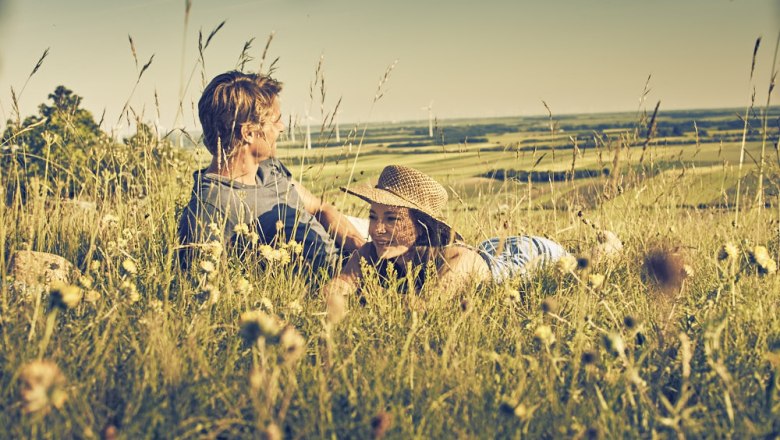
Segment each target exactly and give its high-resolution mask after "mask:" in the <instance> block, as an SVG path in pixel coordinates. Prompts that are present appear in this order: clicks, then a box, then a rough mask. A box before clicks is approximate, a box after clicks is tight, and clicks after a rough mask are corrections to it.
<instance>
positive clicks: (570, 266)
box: [555, 254, 577, 274]
mask: <svg viewBox="0 0 780 440" xmlns="http://www.w3.org/2000/svg"><path fill="white" fill-rule="evenodd" d="M555 266H556V267H557V268H558V271H559V272H560V273H562V274H567V273H569V272H573V271H574V270H575V269H577V258H575V257H574V255H572V254H566V255H564V256H563V257H561V258H560V259H559V260H558V261H557V262H556V263H555Z"/></svg>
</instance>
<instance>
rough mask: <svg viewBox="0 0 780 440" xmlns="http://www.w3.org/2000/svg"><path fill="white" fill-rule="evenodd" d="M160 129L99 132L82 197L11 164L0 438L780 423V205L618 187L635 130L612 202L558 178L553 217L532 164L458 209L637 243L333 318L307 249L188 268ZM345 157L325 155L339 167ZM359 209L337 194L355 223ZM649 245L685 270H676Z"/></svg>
mask: <svg viewBox="0 0 780 440" xmlns="http://www.w3.org/2000/svg"><path fill="white" fill-rule="evenodd" d="M188 5H189V3H188ZM188 8H189V6H188ZM217 30H218V29H216V30H215V31H214V32H212V36H213V35H214V34H215V33H216V31H217ZM210 38H211V37H209V39H210ZM207 45H208V39H207V41H206V44H205V45H204V48H205V46H207ZM202 56H203V51H202V50H201V51H200V53H199V61H198V62H197V63H196V66H197V65H201V66H202V65H203V59H202ZM391 69H392V67H391V68H390V69H388V71H387V72H386V74H385V75H384V76H383V77H382V80H381V81H380V83H379V87H378V91H377V96H376V97H375V100H374V102H376V101H377V100H378V99H379V98H380V97H381V90H382V85H383V84H384V82H385V81H386V80H387V78H388V76H389V74H390V71H391ZM194 72H195V69H193V74H194ZM141 73H142V72H141ZM140 76H141V75H140V74H139V77H138V78H139V80H140ZM180 108H182V106H180ZM656 110H657V107H656ZM654 115H655V112H654ZM550 121H551V127H554V125H555V124H554V123H552V113H551V112H550ZM650 125H652V123H651V124H650ZM650 131H651V130H649V132H650ZM365 134H366V131H365V130H364V131H363V132H362V134H361V136H360V141H359V144H358V148H357V150H356V151H355V152H354V153H353V154H351V156H349V155H348V157H349V159H350V160H351V161H352V162H351V163H350V166H349V168H348V182H351V181H352V179H353V178H354V176H355V171H356V166H357V164H359V163H361V162H360V161H361V160H364V159H363V158H364V157H365V156H363V154H364V150H363V148H368V147H367V146H364V140H366V137H365V136H366V135H365ZM648 136H650V134H649V133H648ZM770 136H776V135H771V134H770ZM142 139H145V140H144V141H141V142H140V143H139V144H134V145H125V146H121V145H116V144H113V143H108V142H106V143H103V144H100V145H95V146H93V149H92V152H91V153H90V154H92V155H93V156H92V157H93V159H94V160H93V162H91V165H90V168H89V169H86V170H82V171H83V173H82V174H83V175H88V176H90V177H89V178H88V179H86V180H85V181H83V182H80V183H81V190H80V192H79V194H78V195H79V199H80V200H82V201H89V202H94V205H78V204H74V203H71V200H68V199H64V198H63V197H62V193H61V192H59V191H56V182H57V181H55V188H52V187H49V186H47V184H45V182H47V180H45V179H40V178H39V177H37V176H32V175H29V174H28V173H26V172H25V169H24V168H23V167H22V166H21V165H20V166H19V167H18V168H14V169H8V170H4V172H3V173H2V176H0V189H1V190H2V191H3V194H4V195H5V196H8V197H4V199H5V201H4V203H3V204H2V205H0V239H2V242H3V247H2V248H0V252H1V253H2V263H3V264H2V265H1V266H0V275H2V279H3V283H2V286H0V340H2V344H1V345H0V426H2V427H3V429H2V430H0V437H4V438H71V437H78V438H95V437H99V436H101V435H102V436H103V437H104V438H110V437H111V436H113V435H116V434H117V433H118V435H120V436H121V437H125V438H149V437H152V438H193V437H196V438H217V437H218V438H234V437H242V438H258V437H265V438H281V437H285V438H345V437H352V438H369V437H382V436H387V437H391V438H448V437H467V438H468V437H478V438H496V437H498V438H518V437H520V438H521V437H532V438H536V437H546V438H549V437H577V438H585V437H587V438H600V437H603V438H621V437H622V438H636V437H678V438H684V437H710V436H714V437H737V438H740V437H742V438H744V437H764V436H765V437H772V436H776V435H778V433H780V401H779V400H778V377H780V310H778V309H780V278H778V276H777V275H776V273H775V274H773V273H771V270H768V269H769V268H770V267H771V264H770V261H774V262H775V264H776V262H777V255H778V252H779V251H780V249H779V248H780V243H779V242H778V239H777V238H770V234H768V233H767V232H768V231H771V228H772V226H773V225H774V224H775V223H777V222H778V221H780V219H778V217H777V214H775V213H770V212H767V213H765V215H759V212H758V211H754V210H750V209H747V208H742V210H739V208H738V211H737V212H739V213H740V216H741V217H740V219H741V220H740V223H739V224H740V225H741V227H740V228H738V229H735V228H733V227H732V226H731V222H730V220H731V215H730V213H725V214H724V213H722V212H721V211H719V210H717V209H687V208H679V205H680V202H681V201H684V199H685V197H686V195H687V194H689V193H688V192H686V191H687V190H686V189H685V188H679V180H676V179H651V178H647V179H646V180H642V179H640V178H637V179H635V180H628V179H623V177H624V176H625V175H626V174H627V173H630V172H631V170H632V168H631V166H635V165H639V164H640V163H641V161H642V158H641V157H640V159H639V161H638V162H636V163H632V162H631V157H630V152H631V150H632V145H631V142H632V141H631V140H629V139H614V140H611V141H608V142H607V143H606V144H604V145H601V147H603V148H611V149H613V150H614V153H613V155H614V156H613V161H612V163H613V172H612V174H611V175H610V176H605V177H603V178H602V180H600V181H598V182H597V183H594V185H595V186H596V189H597V190H598V191H599V192H600V193H601V194H602V197H601V198H599V199H598V201H599V203H598V204H597V205H596V206H595V207H592V208H590V209H585V210H582V206H581V205H580V204H579V203H577V201H575V200H573V199H572V200H570V199H569V197H573V196H572V194H573V193H572V192H566V191H563V190H562V189H561V188H563V187H559V186H554V185H553V183H552V182H550V185H549V186H550V187H551V188H553V189H554V190H555V191H559V193H557V194H556V195H555V197H557V199H556V198H553V204H552V205H551V206H549V205H548V206H549V207H552V208H554V209H555V211H554V212H555V213H556V215H550V212H549V211H548V210H546V209H544V205H543V204H542V202H541V201H537V200H536V199H535V198H533V195H534V194H538V193H539V191H541V190H545V188H546V186H547V185H546V184H539V183H536V184H535V183H533V182H532V181H531V180H530V178H529V180H528V182H522V184H521V185H516V184H514V183H511V182H509V183H505V184H502V185H496V186H495V187H492V186H491V188H495V192H494V193H485V194H471V195H467V194H465V193H464V194H462V197H460V196H459V197H454V198H453V200H452V201H451V204H450V207H449V213H450V220H451V222H452V223H453V224H454V225H456V227H457V229H458V230H459V231H462V232H463V234H464V235H465V236H466V238H467V240H469V241H471V242H475V241H477V240H478V239H480V238H484V236H502V235H508V234H515V233H519V232H527V233H534V234H539V235H548V236H552V237H553V238H555V239H557V240H559V241H561V242H562V243H564V244H566V246H567V247H568V248H569V249H570V250H571V251H572V252H574V253H585V252H586V251H587V249H588V248H589V247H590V246H591V245H592V244H593V243H595V242H596V241H597V233H599V232H602V231H603V230H604V229H609V230H611V231H613V232H615V233H616V234H617V235H618V236H620V237H621V238H622V239H623V241H624V243H625V249H624V251H623V253H622V254H620V255H618V256H617V257H615V258H613V259H606V260H601V261H592V262H587V261H582V262H581V264H580V268H579V269H571V268H567V267H556V268H547V269H545V270H542V271H540V272H538V273H537V274H535V276H534V277H532V278H529V279H516V280H513V281H511V282H508V283H506V284H503V285H498V286H496V285H489V286H464V289H463V290H462V291H461V292H459V293H458V294H457V295H455V296H447V295H445V294H444V293H443V292H439V291H437V290H436V289H435V288H434V289H432V290H430V291H427V292H426V294H425V295H421V296H418V295H413V294H412V295H405V294H401V293H399V292H397V291H396V289H395V288H393V287H392V286H391V287H382V286H381V285H380V284H379V283H378V282H377V281H376V280H372V279H371V277H370V276H369V277H368V279H369V281H368V282H367V285H366V286H365V288H364V289H363V291H362V294H361V295H360V296H355V297H351V298H349V299H348V303H347V304H346V305H341V306H343V309H340V310H338V312H339V313H334V311H333V308H331V310H330V313H329V311H328V310H326V305H325V304H324V302H323V299H321V298H319V297H318V296H317V295H316V286H314V285H312V284H311V283H310V282H309V281H308V280H307V279H306V278H305V277H302V276H299V275H296V271H294V270H292V269H293V268H294V267H295V266H296V265H299V264H302V263H301V261H300V259H299V258H300V257H298V254H297V253H296V252H295V250H294V248H289V249H285V252H286V253H285V255H287V256H289V257H290V261H286V259H285V258H282V257H281V255H282V253H280V252H277V253H274V252H272V250H270V251H269V250H268V249H266V251H268V252H264V253H259V254H258V255H252V256H250V257H248V258H246V259H243V260H238V259H236V258H235V257H234V256H229V255H225V254H224V253H220V252H217V251H214V252H212V253H211V254H207V255H206V256H204V257H203V260H200V261H198V262H197V264H195V265H194V269H193V270H192V271H191V272H182V270H181V269H180V268H179V266H178V265H177V264H176V261H175V254H176V251H177V246H178V243H177V238H176V223H177V218H178V216H179V214H180V212H181V209H182V207H183V206H184V204H185V203H186V201H187V200H188V197H189V194H188V191H189V188H190V185H191V171H192V169H193V167H194V164H193V161H192V160H191V159H190V158H189V157H186V156H181V155H180V154H179V152H178V150H177V149H176V148H175V147H174V146H172V145H171V144H170V142H167V141H165V140H163V141H162V142H160V141H158V139H157V137H146V138H142ZM648 142H649V141H648ZM646 144H647V143H645V146H646ZM634 145H637V144H634ZM639 145H641V144H639ZM301 151H302V152H301V154H300V155H301V156H303V155H305V154H307V153H306V152H305V151H303V149H302V148H301ZM3 154H4V155H20V154H23V151H21V152H20V151H11V150H7V151H4V152H3ZM442 154H443V155H445V154H451V153H442ZM572 154H573V156H572V163H571V168H572V169H573V168H575V166H576V159H577V156H576V154H577V151H576V149H575V150H573V153H572ZM323 157H324V156H323ZM440 157H442V156H439V158H440ZM561 160H562V162H561V163H562V166H563V167H565V168H564V169H567V168H568V166H567V164H563V162H567V163H568V158H562V159H561ZM599 160H600V159H599ZM540 161H541V159H539V160H537V158H536V157H533V158H531V162H530V163H532V164H533V167H535V166H537V165H538V164H539V162H540ZM436 162H437V161H436V160H435V159H434V160H432V161H431V163H432V164H431V165H429V168H430V169H424V171H435V168H436ZM518 162H519V161H518ZM12 163H13V164H23V163H24V162H19V161H13V162H12ZM487 165H489V166H492V167H495V165H496V164H487ZM334 167H337V165H335V164H333V163H323V164H322V170H323V174H322V176H325V175H326V173H325V172H326V171H327V170H329V169H333V168H334ZM533 167H530V168H533ZM339 169H341V168H339ZM674 171H675V172H677V173H678V174H681V173H683V171H682V170H677V169H675V170H674ZM572 174H573V170H572ZM60 176H61V179H64V180H66V179H67V178H68V177H67V174H61V175H60ZM307 176H308V178H307V179H306V184H307V185H311V186H312V187H318V188H333V186H334V182H333V181H332V180H328V179H327V178H326V177H318V175H316V174H313V173H311V174H308V175H307ZM740 177H742V175H741V173H740ZM42 182H44V183H42ZM66 183H67V182H61V184H62V185H66ZM445 183H447V184H453V183H454V182H445ZM569 185H571V186H573V182H569ZM540 186H541V187H542V188H539V187H540ZM618 187H619V188H620V190H619V191H618V189H617V188H618ZM21 188H25V191H24V197H22V191H21ZM619 192H620V193H621V194H619ZM644 192H647V193H648V194H652V195H653V196H654V197H655V202H656V203H652V204H646V203H643V202H642V200H641V195H642V194H643V193H644ZM737 194H739V191H738V192H737ZM9 195H10V196H9ZM558 202H560V203H558ZM499 203H500V204H504V205H506V207H505V208H503V209H493V207H494V206H497V205H498V204H499ZM348 206H349V205H348V204H347V200H346V199H342V201H341V203H340V207H341V208H342V209H344V210H346V211H348V213H349V212H352V213H357V211H352V210H351V208H349V207H348ZM472 207H473V209H472ZM583 219H585V220H583ZM659 243H660V244H661V245H659ZM724 246H726V247H724ZM758 246H765V247H766V249H765V251H766V252H767V253H768V254H769V256H770V257H769V259H767V258H765V255H764V254H763V253H762V251H761V250H760V248H758ZM673 248H680V249H682V250H680V249H674V250H673ZM20 250H28V251H44V252H51V253H56V254H58V255H61V256H63V257H65V258H67V259H68V260H70V261H71V262H73V263H74V264H75V266H76V267H77V268H78V269H79V274H77V275H75V276H74V277H73V278H72V281H71V284H72V285H71V286H55V287H53V288H51V289H36V288H34V286H29V285H28V286H21V285H19V284H18V283H16V282H15V281H16V280H15V279H14V277H13V276H12V274H11V273H10V272H9V270H10V263H11V256H12V255H13V254H14V253H15V252H17V251H20ZM673 254H674V255H673ZM649 255H656V256H657V258H658V259H660V260H658V261H661V260H663V261H665V262H668V267H670V268H671V269H670V270H672V271H677V272H674V273H675V280H676V281H675V282H674V283H669V282H667V281H666V279H665V278H664V277H662V276H660V275H659V274H658V273H657V272H654V270H655V269H654V268H655V267H657V266H658V265H656V264H647V260H648V256H649ZM772 258H774V260H772ZM653 261H656V260H653ZM664 264H666V263H664ZM664 267H666V266H664ZM680 271H684V276H683V275H682V272H680ZM678 275H679V276H678ZM41 281H42V282H45V280H41ZM74 286H75V287H76V289H75V290H74ZM247 312H249V313H247ZM47 334H49V336H48V337H46V335H47ZM37 359H42V360H45V361H47V362H48V363H43V364H36V363H34V362H33V361H35V360H37ZM63 378H64V379H63ZM31 390H32V391H31ZM63 393H64V394H63ZM63 395H64V396H66V398H65V399H64V400H63V397H62V396H63ZM36 399H37V400H36ZM35 404H38V405H35Z"/></svg>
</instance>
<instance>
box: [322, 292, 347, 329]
mask: <svg viewBox="0 0 780 440" xmlns="http://www.w3.org/2000/svg"><path fill="white" fill-rule="evenodd" d="M327 307H328V313H327V317H328V322H329V323H331V324H334V325H335V324H338V323H339V322H341V320H342V319H344V317H345V316H347V301H346V299H345V298H344V295H342V294H340V293H334V294H331V295H329V296H328V303H327Z"/></svg>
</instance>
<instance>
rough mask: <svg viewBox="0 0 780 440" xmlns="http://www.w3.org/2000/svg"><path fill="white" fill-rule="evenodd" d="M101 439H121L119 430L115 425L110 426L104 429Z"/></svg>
mask: <svg viewBox="0 0 780 440" xmlns="http://www.w3.org/2000/svg"><path fill="white" fill-rule="evenodd" d="M101 438H102V439H103V440H117V439H118V438H119V430H118V429H117V427H116V426H114V425H108V426H106V427H105V428H103V433H102V436H101Z"/></svg>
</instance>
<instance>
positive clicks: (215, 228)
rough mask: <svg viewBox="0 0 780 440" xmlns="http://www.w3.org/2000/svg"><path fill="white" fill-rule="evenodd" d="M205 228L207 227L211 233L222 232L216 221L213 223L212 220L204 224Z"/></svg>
mask: <svg viewBox="0 0 780 440" xmlns="http://www.w3.org/2000/svg"><path fill="white" fill-rule="evenodd" d="M206 228H207V229H208V230H209V232H210V233H211V234H213V235H220V234H221V232H222V231H221V230H220V229H219V226H218V225H217V224H216V223H214V222H211V223H209V224H208V226H206Z"/></svg>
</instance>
